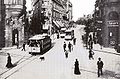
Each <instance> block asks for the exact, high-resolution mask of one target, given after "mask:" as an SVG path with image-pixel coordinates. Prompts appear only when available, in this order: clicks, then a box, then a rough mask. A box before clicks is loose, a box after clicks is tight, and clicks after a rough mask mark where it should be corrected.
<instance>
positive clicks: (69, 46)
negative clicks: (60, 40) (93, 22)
mask: <svg viewBox="0 0 120 79" xmlns="http://www.w3.org/2000/svg"><path fill="white" fill-rule="evenodd" d="M71 47H72V44H71V43H70V42H69V44H68V49H69V51H70V52H71Z"/></svg>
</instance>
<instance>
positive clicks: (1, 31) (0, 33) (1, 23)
mask: <svg viewBox="0 0 120 79" xmlns="http://www.w3.org/2000/svg"><path fill="white" fill-rule="evenodd" d="M4 36H5V5H4V0H0V48H1V47H4V46H5V37H4Z"/></svg>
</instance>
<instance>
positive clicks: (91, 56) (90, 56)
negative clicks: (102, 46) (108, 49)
mask: <svg viewBox="0 0 120 79" xmlns="http://www.w3.org/2000/svg"><path fill="white" fill-rule="evenodd" d="M93 55H94V52H93V51H92V49H89V60H91V58H92V59H94V58H93Z"/></svg>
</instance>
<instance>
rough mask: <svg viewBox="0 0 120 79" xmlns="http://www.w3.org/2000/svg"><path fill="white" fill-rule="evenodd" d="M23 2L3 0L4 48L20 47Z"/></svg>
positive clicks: (22, 26)
mask: <svg viewBox="0 0 120 79" xmlns="http://www.w3.org/2000/svg"><path fill="white" fill-rule="evenodd" d="M25 2H26V1H25V0H4V4H5V8H6V10H5V12H6V13H5V14H6V17H5V30H4V31H5V47H9V46H13V45H22V44H23V42H24V24H25V22H24V15H22V13H23V11H24V10H23V9H24V6H25Z"/></svg>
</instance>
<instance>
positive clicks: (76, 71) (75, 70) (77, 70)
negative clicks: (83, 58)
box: [74, 60, 80, 75]
mask: <svg viewBox="0 0 120 79" xmlns="http://www.w3.org/2000/svg"><path fill="white" fill-rule="evenodd" d="M74 74H77V75H79V74H80V70H79V63H78V61H77V60H76V61H75V69H74Z"/></svg>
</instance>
